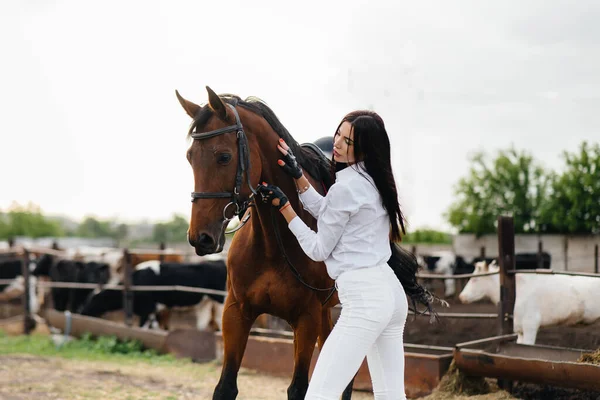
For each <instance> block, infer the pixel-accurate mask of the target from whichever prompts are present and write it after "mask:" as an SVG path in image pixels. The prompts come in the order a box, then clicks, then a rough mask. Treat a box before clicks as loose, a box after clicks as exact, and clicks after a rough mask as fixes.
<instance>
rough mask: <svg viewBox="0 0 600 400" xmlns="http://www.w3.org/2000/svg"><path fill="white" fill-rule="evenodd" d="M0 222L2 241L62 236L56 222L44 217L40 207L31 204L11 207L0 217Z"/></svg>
mask: <svg viewBox="0 0 600 400" xmlns="http://www.w3.org/2000/svg"><path fill="white" fill-rule="evenodd" d="M0 221H2V222H0V235H1V236H0V237H2V238H3V239H7V238H9V237H11V236H29V237H32V238H39V237H51V236H63V235H64V232H63V229H62V227H61V226H60V224H59V223H58V222H57V221H53V220H51V219H49V218H46V217H44V215H42V211H41V209H40V207H39V206H37V205H35V204H31V203H30V204H28V205H26V206H22V205H20V204H17V203H15V204H13V205H11V207H10V208H9V209H8V211H7V212H6V213H3V214H2V215H1V216H0Z"/></svg>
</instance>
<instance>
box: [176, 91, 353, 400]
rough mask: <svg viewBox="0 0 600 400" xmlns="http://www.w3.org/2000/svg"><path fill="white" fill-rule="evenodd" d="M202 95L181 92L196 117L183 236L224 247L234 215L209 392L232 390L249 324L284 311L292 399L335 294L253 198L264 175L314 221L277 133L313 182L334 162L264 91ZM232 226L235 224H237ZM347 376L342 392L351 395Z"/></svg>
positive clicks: (326, 327)
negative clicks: (290, 341) (290, 342)
mask: <svg viewBox="0 0 600 400" xmlns="http://www.w3.org/2000/svg"><path fill="white" fill-rule="evenodd" d="M206 90H207V91H208V104H206V105H204V106H199V105H197V104H194V103H192V102H190V101H188V100H185V99H184V98H183V97H181V95H180V94H179V92H177V91H176V95H177V98H178V100H179V102H180V104H181V106H182V107H183V109H184V110H185V111H186V113H187V114H188V115H189V116H190V117H191V118H192V119H193V121H192V123H191V126H190V129H189V132H188V137H191V138H192V139H193V140H192V144H191V146H190V147H189V149H188V151H187V159H188V161H189V163H190V165H191V167H192V170H193V174H194V190H195V191H194V192H193V193H192V212H191V219H190V225H189V230H188V241H189V243H190V245H191V246H193V247H194V248H195V250H196V254H198V255H205V254H212V253H218V252H220V251H222V250H223V246H224V243H225V229H226V226H227V223H228V222H229V220H230V219H231V218H233V216H234V215H235V214H237V215H238V217H239V218H240V221H241V224H240V226H241V227H240V228H239V230H238V231H237V232H236V233H235V235H234V237H233V239H232V241H231V245H230V248H229V251H228V257H227V274H228V285H227V292H228V295H227V297H226V300H225V307H224V311H223V325H222V334H223V342H224V357H223V366H222V370H221V377H220V380H219V383H218V384H217V386H216V388H215V391H214V394H213V399H235V398H236V397H237V394H238V387H237V375H238V371H239V368H240V364H241V361H242V357H243V355H244V351H245V349H246V343H247V340H248V335H249V333H250V328H251V326H252V324H253V322H254V320H255V319H256V318H257V317H258V316H259V315H261V314H264V313H266V314H271V315H274V316H277V317H279V318H282V319H284V320H285V321H287V322H288V323H289V324H290V326H291V327H292V329H293V331H294V372H293V376H292V381H291V383H290V386H289V387H288V390H287V393H288V399H304V396H305V394H306V391H307V389H308V381H309V380H308V375H309V367H310V364H311V358H312V354H313V351H314V347H315V343H316V342H317V340H318V344H319V348H322V346H323V343H324V342H325V340H326V339H327V337H328V335H329V334H330V332H331V330H332V326H333V324H332V320H331V312H330V311H331V307H333V306H334V305H336V304H338V303H339V299H338V296H337V292H336V291H335V287H334V281H333V280H332V279H331V278H330V277H329V276H328V275H327V271H326V269H325V265H324V263H323V262H315V261H312V260H311V259H309V258H308V257H307V256H306V255H305V254H304V252H303V251H302V249H301V248H300V246H299V244H298V242H297V240H296V238H295V237H294V235H293V234H292V233H291V232H290V230H289V229H288V228H287V226H286V222H285V219H284V218H283V216H281V215H280V214H279V212H277V211H274V210H273V207H272V206H271V205H270V204H265V203H263V202H261V201H255V200H257V198H255V196H254V195H256V194H257V193H256V189H255V188H256V187H257V186H258V185H259V183H261V182H263V181H264V182H269V183H271V184H274V185H277V186H279V187H280V188H281V189H282V190H283V191H284V192H285V193H286V194H287V196H288V197H289V201H290V202H291V204H292V206H293V207H294V210H296V212H297V213H298V216H299V217H300V218H302V220H304V222H306V224H307V225H308V226H309V227H311V228H312V229H314V230H316V225H317V224H316V220H315V219H314V218H313V217H312V216H311V215H310V214H308V212H306V211H304V210H303V209H302V207H301V206H300V201H299V198H298V193H297V189H296V187H295V183H294V181H293V179H292V178H291V177H289V176H288V175H287V174H286V173H285V172H284V171H283V170H282V169H281V168H280V167H279V166H278V165H277V163H276V162H277V159H278V158H280V156H281V155H280V153H279V152H278V150H277V147H276V143H277V141H278V139H279V138H282V139H284V140H285V142H286V143H287V145H288V146H289V147H291V149H292V151H293V152H294V154H295V155H296V157H297V160H298V162H299V164H300V165H301V166H302V168H303V169H304V171H305V174H306V176H307V178H308V179H309V181H310V182H311V184H312V185H313V187H314V188H315V189H316V190H317V191H319V192H320V193H321V194H324V193H325V191H326V190H327V188H329V187H330V186H331V185H332V184H333V176H332V174H331V171H330V162H329V160H327V159H326V158H325V157H323V156H319V155H317V154H316V153H315V152H313V151H312V150H310V149H307V148H305V147H303V146H300V145H299V144H298V143H297V142H296V141H295V140H294V138H293V137H292V136H291V135H290V133H289V132H288V131H287V129H286V128H285V127H284V126H283V125H282V124H281V122H280V121H279V119H278V118H277V117H276V115H275V113H274V112H273V111H272V110H271V109H270V108H269V107H268V106H267V105H266V104H265V103H264V102H262V101H261V100H259V99H257V98H248V99H246V100H242V99H241V98H239V97H238V96H235V95H222V96H219V95H217V94H216V93H215V92H214V91H213V90H211V89H210V88H209V87H208V86H207V87H206ZM236 229H237V228H236ZM351 395H352V382H350V384H349V385H348V388H346V390H345V391H344V395H343V398H344V399H350V398H351Z"/></svg>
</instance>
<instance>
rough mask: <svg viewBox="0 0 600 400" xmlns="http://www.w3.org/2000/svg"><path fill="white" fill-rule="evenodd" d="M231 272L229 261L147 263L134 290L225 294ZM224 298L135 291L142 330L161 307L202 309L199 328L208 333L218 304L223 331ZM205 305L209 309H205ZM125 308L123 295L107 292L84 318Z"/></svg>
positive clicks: (96, 298)
mask: <svg viewBox="0 0 600 400" xmlns="http://www.w3.org/2000/svg"><path fill="white" fill-rule="evenodd" d="M226 283H227V268H226V266H225V261H223V260H214V261H204V262H200V263H161V262H160V261H145V262H143V263H140V264H139V265H137V266H136V270H135V271H134V272H133V274H132V284H133V285H134V286H140V285H142V286H173V285H179V286H190V287H197V288H205V289H212V290H221V291H225V286H226ZM224 300H225V298H224V296H223V295H215V294H204V293H191V292H182V291H134V292H133V313H134V314H135V315H137V316H138V317H140V322H139V325H140V326H144V325H145V324H146V323H147V322H148V320H149V318H150V316H151V315H152V314H156V312H157V311H158V309H159V308H160V307H166V308H168V309H170V308H172V307H189V306H199V309H198V313H199V314H202V315H201V316H200V315H198V322H197V327H198V329H206V327H207V326H208V323H209V322H210V318H211V312H212V304H214V303H216V304H218V308H219V311H218V312H217V315H218V317H217V324H218V325H219V329H220V328H221V326H220V324H221V315H222V312H223V303H224ZM204 305H205V306H204ZM122 308H123V293H122V292H121V291H116V290H103V291H101V292H100V293H98V294H96V295H94V296H93V297H92V298H91V300H90V301H89V303H88V304H87V305H86V306H85V307H84V309H83V311H82V314H83V315H89V316H92V317H100V316H102V314H104V313H106V312H108V311H115V310H120V309H122Z"/></svg>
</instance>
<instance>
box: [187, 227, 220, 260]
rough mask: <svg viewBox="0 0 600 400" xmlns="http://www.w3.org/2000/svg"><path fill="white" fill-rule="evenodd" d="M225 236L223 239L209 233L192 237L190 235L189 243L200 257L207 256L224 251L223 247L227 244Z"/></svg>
mask: <svg viewBox="0 0 600 400" xmlns="http://www.w3.org/2000/svg"><path fill="white" fill-rule="evenodd" d="M224 236H225V235H223V238H218V240H215V238H214V237H213V236H212V235H210V234H208V233H205V232H203V233H201V234H199V235H197V236H195V237H194V236H190V235H189V233H188V242H189V243H190V245H191V246H192V247H193V248H194V249H195V250H196V254H197V255H199V256H205V255H207V254H214V253H220V252H221V251H223V245H224V243H225V240H224V239H225V237H224Z"/></svg>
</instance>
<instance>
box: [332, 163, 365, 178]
mask: <svg viewBox="0 0 600 400" xmlns="http://www.w3.org/2000/svg"><path fill="white" fill-rule="evenodd" d="M359 171H360V172H367V169H366V168H365V162H364V161H359V162H357V163H354V164H352V165H348V166H347V167H346V168H344V169H343V170H341V171H338V172H336V173H335V178H336V181H343V180H346V179H350V178H351V177H353V176H355V175H356V174H358V173H359Z"/></svg>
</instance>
